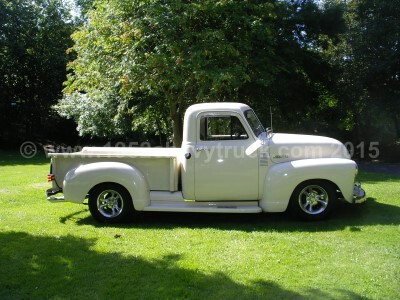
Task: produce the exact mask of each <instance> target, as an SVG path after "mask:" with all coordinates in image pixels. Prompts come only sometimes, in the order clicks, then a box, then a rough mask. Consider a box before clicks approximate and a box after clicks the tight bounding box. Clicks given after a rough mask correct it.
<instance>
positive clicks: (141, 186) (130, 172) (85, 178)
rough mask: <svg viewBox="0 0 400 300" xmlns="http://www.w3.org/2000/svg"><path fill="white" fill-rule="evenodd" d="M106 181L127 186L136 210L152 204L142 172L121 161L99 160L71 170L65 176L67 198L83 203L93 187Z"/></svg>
mask: <svg viewBox="0 0 400 300" xmlns="http://www.w3.org/2000/svg"><path fill="white" fill-rule="evenodd" d="M105 182H113V183H117V184H120V185H122V186H123V187H124V188H126V189H127V191H128V192H129V194H130V195H131V197H132V202H133V206H134V208H135V209H136V210H143V208H144V207H146V206H148V205H149V204H150V189H149V185H148V183H147V181H146V179H145V177H144V176H143V174H142V172H140V171H139V170H138V169H137V168H135V167H132V166H130V165H127V164H124V163H119V162H97V163H91V164H86V165H81V166H79V167H77V168H76V169H73V170H70V171H69V172H68V173H67V174H66V175H65V178H64V187H63V193H64V197H65V200H66V201H70V202H76V203H82V202H83V200H84V199H85V198H86V195H87V194H88V193H89V191H90V190H91V189H92V188H93V187H95V186H96V185H98V184H101V183H105Z"/></svg>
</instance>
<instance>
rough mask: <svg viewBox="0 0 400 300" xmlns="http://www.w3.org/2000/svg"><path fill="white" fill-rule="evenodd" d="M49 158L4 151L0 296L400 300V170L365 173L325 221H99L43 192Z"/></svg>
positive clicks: (207, 217) (276, 217)
mask: <svg viewBox="0 0 400 300" xmlns="http://www.w3.org/2000/svg"><path fill="white" fill-rule="evenodd" d="M47 172H48V160H47V159H45V158H40V157H39V158H36V159H23V158H20V157H19V156H18V155H14V154H9V153H4V152H1V153H0V205H1V207H2V209H1V210H0V299H110V298H112V299H124V298H125V299H399V295H400V289H399V287H400V271H399V270H400V264H399V261H400V243H399V242H400V197H399V195H400V178H399V177H394V176H388V175H382V174H373V173H362V174H360V176H359V177H360V178H359V179H360V180H361V181H362V182H364V185H363V187H364V188H365V190H366V191H367V193H368V197H369V198H368V201H367V202H366V203H364V204H362V205H357V206H351V205H346V204H341V205H339V207H338V209H337V211H336V213H335V215H334V216H333V217H332V218H331V219H330V220H328V221H324V222H316V223H303V222H296V221H293V220H291V219H290V218H289V217H287V216H286V215H285V214H259V215H226V214H222V215H221V214H179V213H147V214H142V215H141V216H140V218H139V219H137V220H133V221H132V222H131V223H129V224H123V225H102V224H98V223H96V222H94V221H93V220H92V218H91V217H90V214H89V211H88V209H87V206H84V205H77V204H71V203H60V204H52V203H48V202H47V201H46V200H45V199H44V191H45V189H47V188H48V187H49V184H48V183H47V182H46V175H47Z"/></svg>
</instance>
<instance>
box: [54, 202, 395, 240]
mask: <svg viewBox="0 0 400 300" xmlns="http://www.w3.org/2000/svg"><path fill="white" fill-rule="evenodd" d="M87 213H88V210H87V209H84V210H81V211H78V212H74V213H72V214H70V215H67V216H64V217H62V218H60V222H61V223H66V222H67V221H71V222H75V223H76V224H77V225H91V226H94V227H117V228H129V227H134V228H142V229H173V228H196V229H199V228H215V229H220V230H240V231H246V232H254V231H277V232H299V231H309V232H323V231H336V230H343V229H345V228H350V230H352V231H360V229H359V227H360V226H365V225H368V226H369V225H400V207H397V206H394V205H388V204H383V203H379V202H377V201H376V199H374V198H368V199H367V201H366V202H365V203H363V204H359V205H351V204H348V203H345V202H339V203H338V205H337V207H336V210H335V212H334V214H333V216H332V217H331V218H330V219H328V220H324V221H318V222H304V221H300V220H294V219H293V218H292V217H291V216H290V215H289V214H288V213H276V214H272V213H267V214H210V213H171V212H140V213H137V214H135V216H134V217H132V219H131V220H130V221H129V222H128V223H125V224H102V223H98V222H96V221H95V220H94V219H93V218H92V217H91V216H88V214H87Z"/></svg>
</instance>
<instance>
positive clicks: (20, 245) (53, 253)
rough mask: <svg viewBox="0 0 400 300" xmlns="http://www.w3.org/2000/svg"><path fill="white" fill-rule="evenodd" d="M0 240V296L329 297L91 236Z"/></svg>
mask: <svg viewBox="0 0 400 300" xmlns="http://www.w3.org/2000/svg"><path fill="white" fill-rule="evenodd" d="M114 241H115V242H116V243H117V240H114ZM0 244H1V245H2V246H1V248H0V265H1V270H0V298H1V299H49V298H51V299H64V298H65V299H84V298H86V299H109V298H111V299H113V298H114V299H115V298H118V299H176V298H181V299H183V298H185V299H266V298H267V299H277V298H279V299H282V298H283V299H309V298H320V297H322V296H323V297H324V299H334V297H332V296H331V295H328V294H326V293H324V292H321V291H320V290H318V289H311V290H308V291H306V295H302V294H298V293H296V292H293V291H289V290H285V289H283V288H282V287H281V286H280V285H279V284H277V283H275V282H272V281H257V282H253V283H251V284H249V285H243V284H240V283H238V282H234V281H233V280H232V279H230V278H229V277H228V276H227V275H225V274H224V273H223V272H216V273H212V274H205V273H202V272H200V271H198V270H190V269H183V268H181V267H179V266H178V265H179V264H178V262H179V260H180V259H181V258H182V257H181V255H176V254H168V253H167V254H166V255H165V256H163V257H162V258H160V259H154V260H144V259H142V258H140V256H122V255H120V254H119V253H101V252H98V251H94V250H92V248H93V247H94V246H95V244H96V240H94V239H79V238H76V237H73V236H65V237H46V236H41V237H39V236H32V235H29V234H27V233H22V232H9V233H0ZM116 247H117V245H116ZM138 255H140V253H138ZM266 276H267V274H266ZM334 292H335V293H336V296H337V294H340V295H342V296H343V298H352V299H353V298H358V299H359V298H360V296H359V295H356V294H354V293H353V292H351V291H346V290H336V291H334Z"/></svg>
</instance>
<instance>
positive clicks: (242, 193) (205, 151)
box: [195, 112, 259, 201]
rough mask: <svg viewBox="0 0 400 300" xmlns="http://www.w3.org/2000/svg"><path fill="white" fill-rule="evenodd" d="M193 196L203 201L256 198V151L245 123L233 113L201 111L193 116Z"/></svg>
mask: <svg viewBox="0 0 400 300" xmlns="http://www.w3.org/2000/svg"><path fill="white" fill-rule="evenodd" d="M197 129H198V130H197V133H198V134H197V141H196V146H195V151H196V152H195V159H196V160H195V197H196V200H197V201H206V200H256V199H259V195H258V193H259V192H258V165H259V164H258V152H256V153H253V154H252V155H250V156H248V155H246V149H247V148H248V147H249V146H250V145H252V144H253V143H254V142H255V138H254V137H253V135H252V134H251V131H250V129H249V126H248V124H247V123H246V122H244V121H243V118H242V117H241V116H240V115H239V114H237V113H233V112H215V113H203V114H200V115H199V116H198V119H197Z"/></svg>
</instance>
